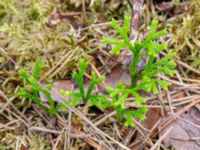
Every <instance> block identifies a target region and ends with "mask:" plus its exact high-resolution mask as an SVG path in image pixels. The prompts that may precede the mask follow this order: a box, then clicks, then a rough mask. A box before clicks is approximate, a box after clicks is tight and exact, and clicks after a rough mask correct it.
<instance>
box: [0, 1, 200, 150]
mask: <svg viewBox="0 0 200 150" xmlns="http://www.w3.org/2000/svg"><path fill="white" fill-rule="evenodd" d="M24 2H25V1H24ZM26 2H28V3H27V6H28V5H29V4H30V3H31V1H28V0H26ZM48 2H49V3H48V4H47V5H46V6H47V7H49V8H46V10H42V11H41V14H40V15H41V16H40V15H39V18H37V17H36V19H39V21H38V20H37V21H35V22H34V21H33V24H32V23H31V22H29V21H28V22H27V24H28V25H25V24H22V23H20V19H21V18H26V16H25V15H24V14H25V13H23V15H22V13H21V14H20V15H22V17H21V18H20V17H19V20H18V19H14V18H13V17H12V15H13V13H14V14H15V13H16V10H15V9H13V8H12V7H11V6H13V4H12V3H10V2H9V1H8V3H7V4H6V3H5V4H4V5H5V6H3V7H5V8H9V9H11V10H12V11H11V12H12V13H11V14H10V13H8V12H6V14H8V15H6V17H3V19H1V22H8V24H4V25H3V26H1V31H3V32H1V34H0V39H3V40H2V41H1V44H2V47H3V48H4V49H5V50H6V52H7V53H8V54H9V56H10V57H12V58H14V60H15V61H17V63H19V64H20V65H21V66H22V67H23V68H25V69H26V70H29V72H30V71H31V70H32V68H33V62H34V60H35V58H37V57H41V58H42V61H43V62H44V63H45V64H47V65H46V66H47V67H46V68H45V69H44V73H47V72H49V75H52V73H54V72H56V70H57V69H58V68H56V67H55V66H56V65H58V66H59V68H60V70H58V71H57V73H56V74H53V76H50V77H49V76H47V77H46V78H45V76H44V77H42V78H43V79H47V80H48V82H49V81H51V82H52V84H53V87H54V88H55V89H56V90H58V91H60V89H61V88H65V89H69V90H71V88H72V87H73V86H74V84H75V83H74V82H73V81H72V80H71V79H68V80H66V78H69V76H68V75H69V74H70V71H71V70H72V69H73V67H75V66H76V65H77V64H76V62H77V60H78V59H79V58H80V57H85V58H87V59H90V60H92V59H94V60H95V66H96V68H97V70H99V72H100V74H107V80H106V83H107V84H108V85H111V86H113V87H115V86H116V84H117V83H118V82H124V83H126V84H130V81H129V80H127V79H129V78H130V77H129V75H128V74H127V73H126V72H125V71H123V70H122V69H121V67H120V66H119V65H116V62H115V61H116V60H118V59H119V60H120V58H117V59H114V60H112V59H111V58H110V57H113V56H110V55H109V54H108V53H107V51H106V49H109V48H104V47H100V50H98V51H97V52H96V53H97V54H94V53H92V55H93V58H92V57H91V55H89V54H90V53H89V52H87V51H86V52H85V49H87V50H88V45H89V46H91V47H96V46H98V45H99V44H100V38H101V36H102V34H108V35H109V34H110V33H111V34H115V33H113V31H110V30H108V28H107V26H106V25H104V26H102V27H98V26H97V27H95V28H89V29H88V30H86V31H84V33H82V32H81V29H80V31H79V26H81V25H80V24H79V23H80V20H81V17H80V16H79V14H73V15H72V16H70V17H69V14H66V15H65V14H64V13H52V14H53V15H52V14H51V15H49V14H50V12H52V11H53V8H55V3H53V2H50V1H48ZM92 2H93V1H91V3H89V6H90V8H87V9H89V10H87V11H88V13H89V14H88V16H90V17H91V18H92V17H94V16H92V15H91V14H92V13H93V14H95V13H96V12H95V11H96V10H95V7H99V6H98V4H97V2H96V1H94V3H92ZM13 3H14V6H15V5H16V7H18V9H19V8H21V7H24V8H29V7H25V6H26V5H25V6H24V4H23V3H17V2H16V1H13ZM41 3H42V2H41ZM81 3H82V2H81V1H76V2H72V1H66V2H65V4H66V5H62V6H61V7H60V6H59V3H56V4H57V5H56V6H58V9H60V10H61V12H62V11H63V10H69V11H71V10H74V8H76V9H77V10H79V12H81V11H82V10H81V9H80V8H81ZM111 4H115V5H111ZM180 4H181V3H180ZM189 4H190V7H194V8H195V9H194V11H195V12H196V11H198V1H195V2H194V3H193V2H192V3H189ZM32 5H33V6H32V7H33V8H32V9H33V10H34V9H37V7H38V6H37V5H34V4H32ZM65 7H69V8H65ZM111 7H112V9H111ZM108 8H110V9H108ZM118 8H120V9H119V11H118ZM9 9H8V10H9ZM90 9H91V10H90ZM103 9H104V10H107V11H106V12H105V15H104V17H105V18H106V19H111V18H112V17H117V18H119V19H120V18H121V16H122V15H121V14H122V12H123V10H128V9H127V3H126V2H119V1H117V2H116V1H114V0H113V1H110V2H107V3H105V4H104V7H103ZM129 9H130V8H129ZM6 10H7V9H3V10H2V12H3V14H5V11H6ZM33 10H32V11H33ZM49 10H51V11H49ZM80 10H81V11H80ZM116 10H117V11H116ZM188 10H189V11H193V9H188ZM26 11H27V12H28V11H29V10H26ZM54 11H55V10H54ZM90 11H91V12H90ZM2 12H1V14H2ZM58 12H59V11H58ZM63 12H64V11H63ZM94 12H95V13H94ZM168 12H169V11H167V13H168ZM43 13H46V14H45V15H44V14H43ZM125 13H128V14H130V12H125ZM16 14H18V12H17V13H16ZM111 14H112V15H111ZM144 14H145V13H144ZM180 14H182V13H180ZM185 14H187V12H185ZM195 14H196V13H195ZM20 15H19V14H18V16H20ZM43 15H44V16H46V19H49V20H48V21H49V25H48V26H50V27H47V26H46V24H43V21H44V20H45V17H44V16H43ZM48 15H49V18H48V17H47V16H48ZM74 15H75V16H74ZM76 15H77V16H76ZM95 15H97V16H98V15H101V14H98V13H97V14H95ZM189 15H191V16H192V13H190V12H189ZM13 16H14V15H13ZM36 16H38V15H36ZM10 18H11V22H12V23H13V24H14V25H12V24H10V20H9V19H10ZM72 18H73V19H72ZM94 18H95V17H94ZM94 18H92V19H91V20H88V23H89V22H90V23H91V22H92V23H95V21H98V20H93V19H94ZM105 18H104V19H105ZM177 18H178V17H177ZM43 19H44V20H43ZM75 19H77V20H78V21H75V22H74V20H75ZM106 19H105V20H106ZM188 19H190V17H188V18H186V19H185V21H186V23H187V21H188ZM195 19H196V18H195ZM195 19H194V20H195ZM197 19H198V12H197ZM26 20H29V18H27V19H26ZM180 20H181V19H180ZM194 20H193V17H192V21H193V22H196V20H195V21H194ZM169 21H170V18H169ZM181 21H182V24H177V23H174V22H172V23H171V22H169V24H170V23H171V24H173V25H180V26H182V25H183V26H184V22H183V21H184V19H183V20H181ZM189 21H190V22H191V20H189ZM16 22H17V23H16ZM38 22H39V23H38ZM175 22H176V20H175ZM197 22H198V21H197ZM92 23H91V24H92ZM29 24H30V26H29ZM71 24H72V25H71ZM169 24H167V26H170V25H169ZM194 26H196V23H194ZM26 27H27V29H26ZM74 28H75V30H74ZM174 28H177V29H176V30H179V29H180V28H181V30H182V28H183V27H179V26H178V27H173V29H174ZM15 29H17V30H16V31H15ZM170 29H172V28H171V27H170ZM170 29H169V30H170ZM29 30H30V31H29ZM68 30H71V32H70V33H72V34H71V35H69V36H66V35H65V34H61V33H64V32H66V31H68ZM5 31H7V32H5ZM8 31H9V32H8ZM74 31H78V32H74ZM197 31H198V29H197ZM93 32H95V34H92V33H93ZM7 33H10V34H11V36H10V35H9V34H7ZM172 33H173V32H172ZM196 33H197V34H198V32H196V31H195V34H196ZM82 34H83V35H82ZM173 36H174V35H173ZM186 36H190V34H187V35H186ZM5 37H6V38H5ZM13 37H14V38H13ZM180 37H181V36H180ZM180 37H179V38H180ZM196 37H197V36H195V38H196ZM87 38H88V39H89V40H88V39H87ZM186 38H188V37H186ZM189 38H190V37H189ZM36 39H39V40H36ZM170 39H173V38H170ZM183 41H184V40H183ZM189 41H190V40H189ZM193 41H196V42H194V43H195V44H197V45H195V46H194V47H197V50H198V41H197V40H196V39H195V40H193ZM175 42H176V41H175ZM184 42H187V40H185V41H184ZM169 43H170V44H171V46H172V48H173V49H177V47H179V45H178V44H179V43H178V44H174V43H173V41H169ZM194 43H192V44H194ZM192 44H191V43H186V46H185V45H184V44H183V45H184V46H185V47H186V48H185V47H184V48H185V49H187V50H188V52H187V51H186V50H184V48H183V49H180V52H179V51H178V56H180V58H186V57H184V56H185V55H186V54H187V55H188V54H193V55H192V56H194V57H192V59H194V58H195V56H198V55H196V54H198V51H197V52H196V51H195V50H194V51H193V49H191V48H192ZM176 46H177V47H176ZM190 46H191V47H190ZM75 47H78V48H77V49H76V52H75V53H74V54H73V55H71V56H70V54H72V51H70V50H71V49H73V48H75ZM188 47H189V48H188ZM15 50H16V51H15ZM67 53H68V54H67ZM185 53H186V54H185ZM183 54H184V55H183ZM64 55H66V57H67V56H70V59H69V60H68V61H64V60H63V61H61V62H60V63H59V61H60V60H61V59H62V58H63V56H64ZM77 55H79V56H80V57H77ZM74 57H76V58H74ZM71 59H72V60H71ZM102 59H103V60H106V61H102ZM180 60H181V61H182V59H180ZM0 61H1V64H2V66H3V68H2V69H1V70H0V75H1V77H0V82H1V83H2V85H1V87H0V89H1V91H3V93H5V95H7V96H8V97H9V98H8V97H7V96H6V97H5V96H2V95H3V94H1V98H3V99H2V105H1V109H0V111H3V113H1V114H2V115H1V117H0V120H1V123H3V122H5V123H3V124H1V126H0V129H3V131H2V132H1V135H0V136H2V137H3V139H2V140H1V142H0V146H1V147H2V148H5V147H6V145H7V144H9V145H10V148H11V147H13V148H14V147H15V145H16V143H19V145H18V146H19V147H20V148H21V149H23V148H26V147H27V146H28V147H29V148H30V149H31V148H32V149H34V147H35V146H36V145H37V148H38V147H40V148H41V149H44V147H45V148H46V149H51V148H52V147H54V146H55V145H56V146H57V149H59V148H61V146H62V145H66V143H65V142H66V141H65V140H66V138H64V137H65V136H64V134H67V128H66V125H65V124H66V122H65V121H67V124H68V125H70V122H71V123H72V124H73V126H71V129H72V131H71V132H72V133H71V139H72V143H73V144H72V145H71V148H72V149H79V148H81V147H82V148H85V149H89V148H90V147H95V148H100V149H103V148H102V147H101V144H102V143H103V144H102V145H103V147H104V148H106V147H107V146H108V145H110V144H111V143H109V142H108V141H107V140H106V139H105V138H104V137H102V136H101V135H99V134H97V135H95V134H92V133H93V132H92V131H91V130H90V128H89V127H88V126H86V125H85V123H84V122H83V121H80V119H78V117H77V116H75V115H73V116H72V118H73V119H71V120H69V119H68V118H67V117H68V116H65V115H61V116H59V117H58V118H56V120H57V122H56V124H54V125H55V126H56V127H52V126H51V124H53V123H52V122H53V120H52V118H48V117H47V114H45V113H44V112H37V111H36V112H35V113H34V112H32V109H31V107H30V106H29V104H28V103H26V102H23V103H22V104H21V103H18V104H17V106H13V105H10V101H11V103H13V102H12V101H13V100H15V101H16V100H17V99H16V98H15V93H14V92H16V91H17V86H16V85H17V84H18V83H20V79H19V77H18V75H17V74H16V69H15V67H13V64H12V63H11V62H10V60H9V59H8V58H6V57H4V56H3V55H2V56H0ZM183 61H184V62H186V63H188V64H192V63H193V65H191V66H192V67H194V68H197V69H198V57H197V62H196V61H193V60H191V59H190V58H186V59H184V60H183ZM119 62H120V61H119ZM190 62H192V63H190ZM63 63H64V64H65V66H61V64H63ZM196 64H197V65H196ZM91 68H92V67H91ZM113 68H114V69H113ZM180 68H181V69H180V74H181V76H178V75H177V77H176V78H177V79H170V81H171V82H172V83H173V84H174V85H173V88H171V89H170V90H169V91H168V92H169V95H170V96H169V95H167V94H166V93H165V92H161V93H160V95H161V97H162V103H164V105H161V102H159V101H158V99H159V98H158V97H157V96H154V95H153V94H150V95H148V96H147V97H148V107H149V109H150V111H149V112H148V114H149V117H148V119H147V120H146V121H144V122H138V123H136V127H135V129H131V128H127V127H124V126H123V125H122V124H120V123H118V122H117V123H116V120H115V119H114V117H112V115H111V116H110V117H108V118H107V119H106V120H104V121H103V122H102V123H101V125H100V128H101V129H102V130H103V131H105V133H106V134H108V135H111V136H112V137H114V138H115V139H118V141H121V138H120V134H121V135H122V134H123V132H124V130H126V132H127V134H125V135H123V138H124V139H125V140H126V141H128V142H126V144H127V146H128V147H130V148H131V149H134V148H135V146H138V145H139V147H140V148H142V149H144V148H149V147H151V146H152V147H153V143H154V140H158V139H159V138H157V137H156V135H158V134H156V133H157V132H158V131H159V130H160V128H159V126H160V125H162V123H163V122H164V123H165V121H166V120H168V117H169V116H170V117H171V116H172V117H173V113H174V112H179V111H180V110H182V108H183V106H189V105H190V104H191V102H192V101H193V102H198V100H199V98H200V97H199V92H198V90H199V89H200V87H199V82H197V81H196V80H193V79H191V80H190V81H189V80H187V79H188V76H191V74H192V77H196V78H198V76H196V74H195V73H191V72H186V74H184V71H181V70H184V69H187V68H182V66H180ZM54 69H55V70H54ZM45 75H46V74H45ZM164 78H165V77H164ZM58 79H62V81H59V80H58ZM63 79H64V80H63ZM184 79H186V80H184ZM56 80H58V81H56ZM87 82H88V81H87V80H86V85H87ZM177 82H178V85H177ZM44 85H45V84H44ZM51 94H52V97H53V98H55V100H57V101H60V99H59V98H56V96H57V95H56V94H55V93H51ZM13 96H14V97H13ZM41 97H42V95H41ZM43 98H44V97H43ZM44 99H45V98H44ZM129 102H130V103H131V105H129V104H130V103H128V104H127V105H129V107H132V106H134V100H133V99H131V98H130V99H129ZM4 104H5V105H4ZM22 105H23V106H27V108H22V107H21V106H22ZM3 106H6V107H3ZM191 107H194V108H192V109H189V108H191ZM191 107H187V108H188V109H187V110H184V111H189V112H190V113H189V112H188V113H187V114H184V113H183V114H181V115H179V116H178V117H177V119H171V121H170V122H171V124H169V125H168V126H167V125H166V128H165V129H164V130H162V131H160V132H159V133H160V136H161V137H162V135H164V133H165V131H166V130H168V129H169V128H170V126H174V128H173V129H172V131H171V132H169V134H168V135H166V137H165V138H164V140H163V143H160V144H161V147H163V148H166V147H169V146H172V147H174V148H175V149H180V148H182V146H183V145H184V146H185V144H189V145H190V146H191V147H193V148H198V147H199V145H198V136H199V135H198V134H199V133H198V132H199V128H198V127H197V126H196V125H199V120H198V118H197V117H196V116H198V115H199V110H198V109H197V108H198V105H196V103H193V105H192V106H191ZM155 108H156V109H155ZM9 109H13V112H14V113H16V114H17V115H19V116H20V117H19V120H20V121H17V122H18V123H20V124H26V123H27V121H28V118H30V121H32V123H31V124H29V126H27V129H30V130H31V132H30V133H29V131H27V130H26V129H24V130H23V133H24V135H22V134H20V135H18V137H24V138H21V139H19V138H17V136H16V135H15V133H12V132H11V133H9V132H7V131H12V127H15V126H17V123H15V122H13V125H12V121H13V120H16V116H15V115H14V114H13V113H11V112H10V111H9ZM81 109H82V108H81ZM163 109H164V110H165V111H167V114H165V115H164V116H163V114H162V112H161V111H160V110H163ZM19 110H20V111H19ZM20 112H24V115H25V116H24V115H23V114H21V113H20ZM25 113H26V114H25ZM110 113H112V110H106V112H104V113H103V114H101V115H100V117H99V116H98V115H96V114H95V112H94V113H91V114H86V116H87V117H88V118H89V119H90V120H94V121H95V120H96V119H98V118H99V119H98V120H101V119H104V117H106V116H107V115H108V114H110ZM7 114H8V115H9V116H7ZM148 114H147V115H148ZM160 116H163V120H164V121H163V120H160ZM34 117H35V119H33V118H34ZM44 118H48V119H49V120H48V119H44ZM180 118H182V119H180ZM183 119H184V121H183ZM180 120H181V121H180ZM136 121H137V120H136ZM76 122H77V124H78V125H77V126H74V124H76ZM186 122H190V123H186ZM9 123H10V124H9ZM190 124H192V125H190ZM194 124H195V125H194ZM2 125H3V126H2ZM11 125H12V126H11ZM34 126H35V127H34ZM30 127H31V128H30ZM36 127H37V128H36ZM69 127H70V126H68V128H69ZM113 127H114V129H113ZM47 129H48V130H47ZM63 129H65V130H66V131H64V130H63ZM74 129H75V130H74ZM76 129H77V130H78V131H77V130H76ZM80 130H81V131H83V132H84V133H85V134H86V135H81V136H78V135H79V134H80V132H79V131H80ZM133 130H134V131H133ZM179 131H180V132H179ZM45 132H47V133H48V134H37V133H45ZM173 133H176V135H175V136H174V134H173ZM57 134H58V135H60V136H61V139H60V140H59V139H58V136H56V135H57ZM38 135H39V136H38ZM40 135H42V136H41V137H40ZM99 136H100V137H99ZM129 136H131V138H130V137H129ZM30 137H32V138H30ZM73 137H75V138H73ZM77 137H78V139H77ZM85 137H91V138H90V139H86V138H85ZM174 137H175V138H174ZM179 138H180V139H181V140H180V139H179ZM9 139H10V140H9ZM11 139H12V140H11ZM41 139H42V140H41ZM47 139H50V140H52V141H56V142H53V144H52V145H51V143H50V142H49V141H48V140H47ZM81 139H82V140H81ZM35 141H40V142H39V143H38V142H37V144H36V143H34V142H35ZM83 141H84V142H83ZM99 141H103V142H99ZM138 141H139V142H138ZM57 142H58V143H60V146H59V145H57V144H56V143H57ZM86 143H87V144H86ZM155 143H156V142H155ZM114 147H115V148H114V149H117V148H118V149H120V148H119V147H117V146H116V145H115V144H114ZM191 147H190V149H191ZM185 148H187V146H185Z"/></svg>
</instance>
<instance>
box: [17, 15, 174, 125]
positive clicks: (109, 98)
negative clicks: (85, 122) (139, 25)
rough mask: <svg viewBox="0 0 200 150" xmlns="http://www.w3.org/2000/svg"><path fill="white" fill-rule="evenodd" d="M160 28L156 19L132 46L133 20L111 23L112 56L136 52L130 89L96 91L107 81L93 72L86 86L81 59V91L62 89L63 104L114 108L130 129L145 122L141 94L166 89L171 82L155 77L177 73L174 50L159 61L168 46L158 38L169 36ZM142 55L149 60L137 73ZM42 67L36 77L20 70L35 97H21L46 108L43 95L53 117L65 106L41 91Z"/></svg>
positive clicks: (78, 75) (85, 64) (78, 79)
mask: <svg viewBox="0 0 200 150" xmlns="http://www.w3.org/2000/svg"><path fill="white" fill-rule="evenodd" d="M157 25H158V21H156V20H153V21H152V23H151V26H150V31H149V33H148V35H147V36H146V37H145V38H144V39H143V40H142V41H136V42H135V43H131V41H130V40H129V37H128V33H129V27H130V18H129V17H126V18H125V21H124V25H123V27H120V26H119V25H118V24H117V23H116V21H115V20H112V22H111V26H112V27H113V28H114V29H115V30H116V32H117V33H118V34H119V36H118V37H117V38H107V37H104V38H103V42H105V43H108V44H112V45H114V48H113V49H112V50H111V53H113V54H119V53H120V50H121V49H122V48H126V49H128V50H130V51H131V52H132V53H133V56H134V57H133V59H132V62H131V64H130V68H129V73H130V76H131V85H130V86H127V85H124V84H123V83H119V84H118V85H117V87H115V88H112V87H106V91H107V93H108V94H100V93H96V92H94V88H95V87H96V86H97V84H99V83H100V82H102V81H103V80H104V77H97V76H96V74H95V73H93V72H92V75H91V76H92V78H91V81H90V83H89V85H88V87H86V86H85V85H84V80H83V78H84V72H85V70H86V69H87V67H88V62H85V61H83V60H82V59H81V60H80V62H79V71H74V72H73V75H72V76H73V78H74V79H75V81H76V82H77V85H78V88H79V91H78V92H75V91H65V90H61V94H62V95H64V96H68V98H67V99H66V100H65V101H64V102H65V103H67V104H69V105H70V106H71V107H74V106H77V105H79V104H81V103H83V104H85V105H88V106H96V107H97V108H99V109H101V110H104V109H106V108H108V107H111V108H113V109H114V110H115V111H116V113H117V117H118V118H119V119H120V120H124V119H125V125H127V126H133V125H134V119H133V118H137V119H139V120H144V119H145V112H147V105H146V100H145V98H144V97H143V96H142V95H141V94H140V93H141V91H143V93H144V92H146V93H149V92H153V93H154V94H157V93H158V86H160V87H161V88H162V89H164V90H166V89H167V87H168V85H169V83H168V82H166V81H163V80H161V79H158V78H156V75H158V74H165V75H169V76H172V75H173V74H174V73H175V70H174V68H175V66H176V64H175V63H174V62H173V61H172V60H171V59H172V57H173V56H174V55H175V54H174V53H173V52H172V51H168V52H167V54H166V55H165V56H164V57H162V58H161V59H160V60H158V61H156V58H157V56H158V55H159V53H160V52H161V51H163V50H165V49H166V48H167V45H166V44H163V43H158V42H157V39H158V38H159V37H160V36H163V35H165V34H166V30H161V31H158V32H157V31H156V29H157ZM143 55H145V56H146V57H148V60H147V64H146V66H145V67H144V69H143V70H142V71H140V72H138V71H137V66H138V64H139V62H140V59H142V57H143ZM42 67H43V65H42V64H41V62H40V61H39V60H37V61H36V63H35V69H34V73H33V77H30V76H29V75H28V74H27V73H26V72H25V71H24V70H20V71H19V73H20V75H21V76H22V77H23V79H24V80H25V81H26V82H27V83H28V88H30V89H31V90H32V94H30V92H28V91H27V89H25V88H22V89H21V90H20V92H19V94H20V95H21V96H23V97H26V98H29V99H32V100H33V101H34V102H35V103H36V104H38V105H39V106H43V104H42V102H41V100H40V99H39V96H38V93H39V92H41V93H43V94H44V95H45V96H46V97H47V99H48V103H49V105H50V108H49V109H48V111H49V113H50V114H51V115H52V114H56V113H57V111H58V109H59V108H60V106H62V107H61V108H62V109H63V110H65V109H66V107H65V105H64V104H63V103H60V104H58V105H55V103H54V101H53V99H52V98H51V95H50V93H49V91H48V90H47V89H46V88H42V87H41V86H40V85H39V84H38V83H37V82H36V79H37V78H38V76H39V73H40V71H41V69H42ZM129 96H132V97H134V99H135V108H128V107H127V106H126V101H127V98H128V97H129ZM81 101H82V102H81Z"/></svg>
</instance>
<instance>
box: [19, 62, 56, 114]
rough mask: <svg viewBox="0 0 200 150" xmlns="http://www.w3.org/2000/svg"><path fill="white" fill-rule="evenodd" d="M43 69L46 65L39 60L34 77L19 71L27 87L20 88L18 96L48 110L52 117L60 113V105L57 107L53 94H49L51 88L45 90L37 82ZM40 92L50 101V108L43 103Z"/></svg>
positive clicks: (21, 70) (36, 63)
mask: <svg viewBox="0 0 200 150" xmlns="http://www.w3.org/2000/svg"><path fill="white" fill-rule="evenodd" d="M43 67H44V65H43V64H42V62H41V61H40V60H39V59H37V60H36V62H35V66H34V72H33V76H30V75H29V74H28V73H27V72H26V71H25V70H23V69H20V70H19V74H20V75H21V77H22V78H23V79H24V81H25V82H26V85H27V86H26V87H24V88H20V90H19V92H18V95H19V96H21V97H24V98H27V99H29V100H32V101H33V102H35V103H36V104H37V105H38V106H39V107H41V108H43V109H45V110H47V111H48V112H49V114H50V115H51V116H54V115H55V114H56V113H57V112H58V109H59V107H60V104H58V105H56V104H55V102H54V101H53V99H52V98H51V94H50V92H49V89H50V87H49V86H48V87H46V88H43V87H41V86H40V85H39V84H38V82H37V79H38V77H39V75H40V72H41V70H42V68H43ZM40 92H41V93H43V94H44V95H45V96H46V98H47V100H48V104H49V108H47V107H46V106H44V103H43V102H42V101H41V99H40V96H39V93H40Z"/></svg>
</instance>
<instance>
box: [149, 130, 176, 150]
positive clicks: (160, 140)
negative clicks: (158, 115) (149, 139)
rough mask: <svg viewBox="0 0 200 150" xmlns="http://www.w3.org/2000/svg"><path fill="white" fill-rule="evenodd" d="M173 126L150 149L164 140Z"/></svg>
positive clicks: (152, 149) (153, 149)
mask: <svg viewBox="0 0 200 150" xmlns="http://www.w3.org/2000/svg"><path fill="white" fill-rule="evenodd" d="M172 129H173V127H170V128H169V129H168V130H167V131H166V132H165V133H164V134H163V135H162V136H161V137H160V138H159V139H158V140H157V142H156V143H155V144H154V145H153V146H152V147H151V148H150V150H155V149H156V147H157V146H158V145H159V144H160V143H161V142H162V140H163V139H164V138H165V137H166V136H167V135H168V134H169V133H170V132H171V131H172Z"/></svg>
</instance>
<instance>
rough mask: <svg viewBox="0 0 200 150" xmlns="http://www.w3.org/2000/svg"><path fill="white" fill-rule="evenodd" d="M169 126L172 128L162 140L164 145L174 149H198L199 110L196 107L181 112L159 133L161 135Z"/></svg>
mask: <svg viewBox="0 0 200 150" xmlns="http://www.w3.org/2000/svg"><path fill="white" fill-rule="evenodd" d="M170 127H173V130H172V132H170V133H169V134H168V135H167V136H166V138H165V139H164V140H163V142H164V145H166V146H168V147H170V146H171V147H174V148H175V149H176V150H199V149H200V112H199V111H198V110H197V109H196V108H192V109H190V111H189V112H187V113H184V114H181V115H180V116H179V117H178V118H177V119H176V120H174V121H173V122H172V123H171V124H169V125H168V126H167V127H166V128H165V129H164V130H163V131H161V132H160V135H161V136H162V135H163V134H164V133H165V132H166V131H167V130H168V129H169V128H170Z"/></svg>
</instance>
